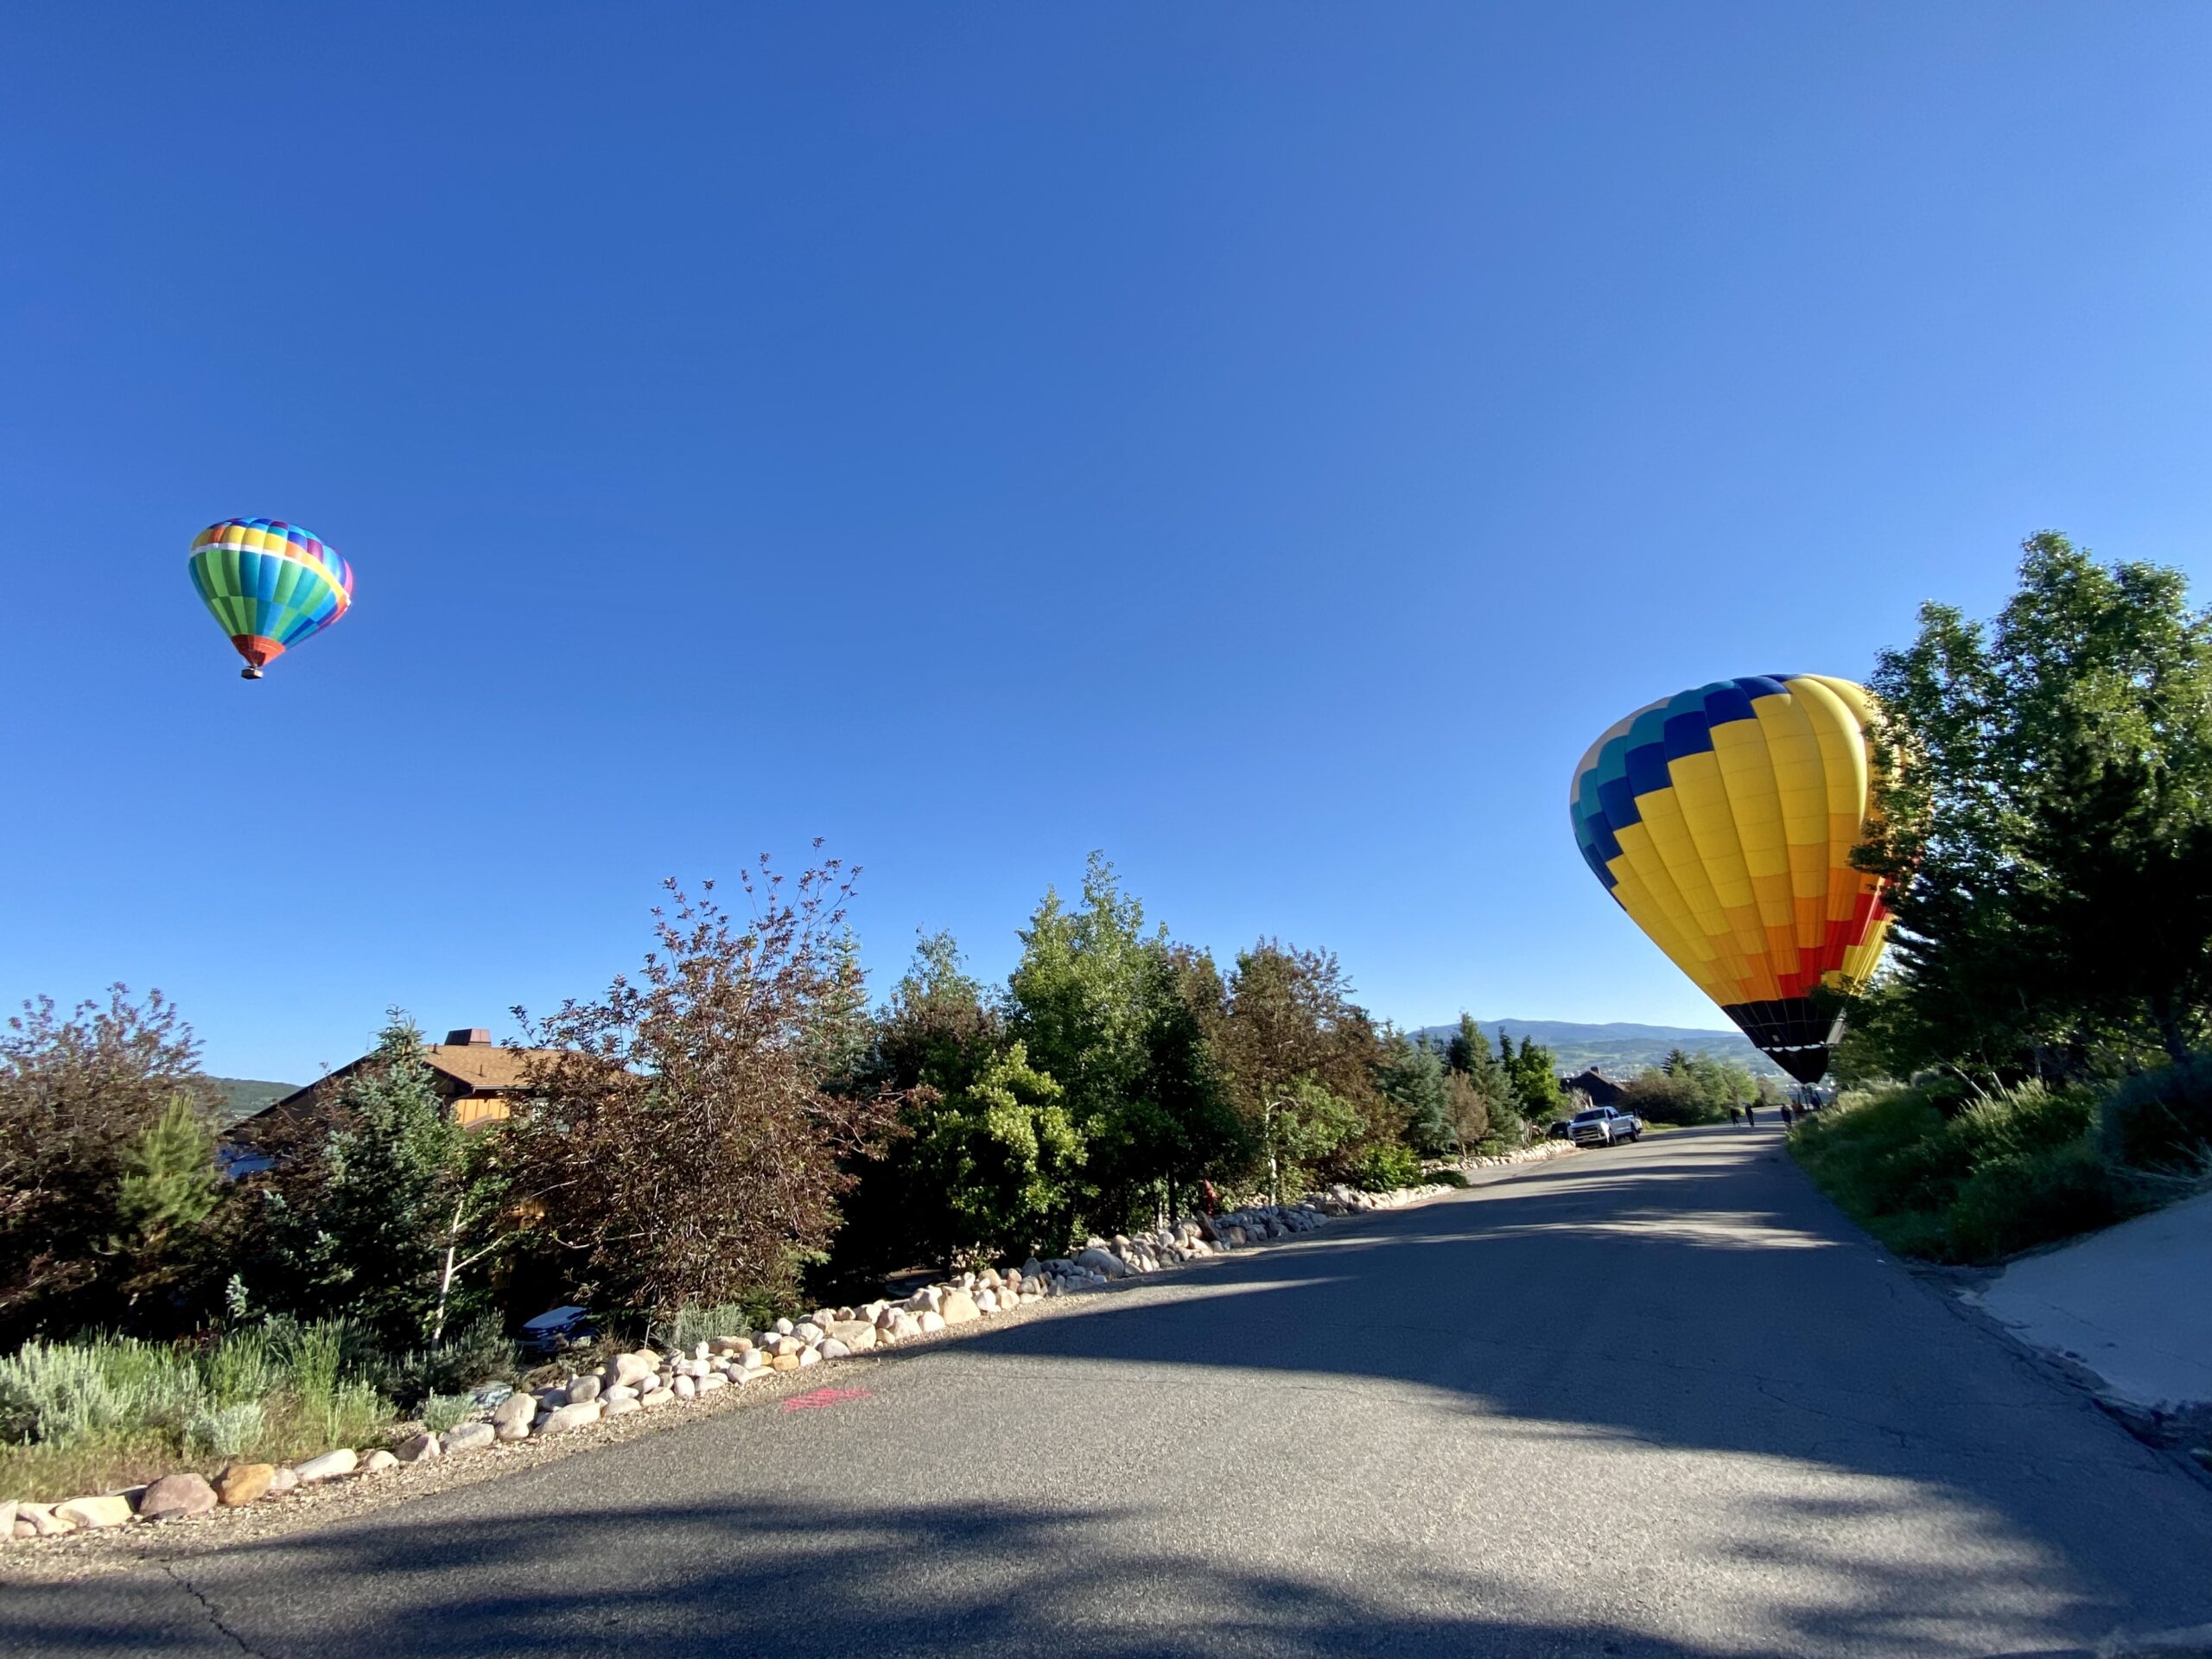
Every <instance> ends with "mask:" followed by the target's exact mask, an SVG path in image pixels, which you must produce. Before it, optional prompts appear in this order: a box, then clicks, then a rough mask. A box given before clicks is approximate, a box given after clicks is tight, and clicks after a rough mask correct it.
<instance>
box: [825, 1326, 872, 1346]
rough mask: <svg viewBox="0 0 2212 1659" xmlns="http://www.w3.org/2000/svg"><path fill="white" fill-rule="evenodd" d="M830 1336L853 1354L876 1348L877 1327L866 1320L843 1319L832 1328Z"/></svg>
mask: <svg viewBox="0 0 2212 1659" xmlns="http://www.w3.org/2000/svg"><path fill="white" fill-rule="evenodd" d="M829 1334H830V1336H832V1337H833V1338H836V1340H837V1341H839V1342H842V1343H843V1344H845V1346H846V1348H847V1349H848V1350H849V1351H851V1352H853V1353H855V1354H857V1353H859V1352H860V1351H861V1349H863V1348H873V1347H874V1346H875V1327H874V1325H870V1324H869V1323H868V1321H867V1320H866V1319H843V1320H841V1321H839V1322H838V1323H837V1324H836V1325H831V1326H830V1327H829Z"/></svg>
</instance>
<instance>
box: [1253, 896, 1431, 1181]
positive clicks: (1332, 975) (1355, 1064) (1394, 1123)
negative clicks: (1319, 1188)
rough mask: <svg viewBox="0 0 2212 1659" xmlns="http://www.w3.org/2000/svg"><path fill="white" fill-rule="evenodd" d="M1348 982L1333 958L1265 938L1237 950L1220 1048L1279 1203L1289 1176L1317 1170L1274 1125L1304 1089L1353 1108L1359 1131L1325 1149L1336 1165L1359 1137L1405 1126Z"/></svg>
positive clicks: (1370, 1024)
mask: <svg viewBox="0 0 2212 1659" xmlns="http://www.w3.org/2000/svg"><path fill="white" fill-rule="evenodd" d="M1228 990H1229V999H1228V1017H1227V1019H1226V1020H1224V1025H1223V1028H1222V1046H1223V1051H1224V1057H1225V1058H1226V1060H1227V1064H1228V1073H1229V1077H1230V1087H1231V1090H1232V1093H1233V1096H1234V1098H1235V1099H1236V1103H1237V1106H1238V1109H1239V1110H1241V1111H1242V1112H1243V1115H1244V1118H1245V1122H1247V1124H1248V1125H1249V1128H1250V1132H1251V1136H1252V1141H1253V1142H1254V1144H1255V1146H1256V1147H1259V1149H1260V1152H1261V1155H1262V1158H1263V1159H1264V1160H1266V1167H1267V1174H1268V1192H1270V1193H1271V1194H1272V1195H1274V1198H1276V1200H1277V1201H1278V1202H1280V1201H1281V1195H1282V1193H1283V1192H1284V1183H1285V1182H1286V1180H1288V1179H1294V1178H1295V1177H1296V1176H1297V1175H1298V1174H1300V1173H1302V1172H1305V1171H1306V1170H1308V1169H1309V1168H1313V1167H1314V1166H1313V1160H1310V1159H1304V1158H1292V1157H1290V1156H1289V1155H1288V1154H1287V1153H1286V1151H1285V1147H1286V1144H1287V1142H1286V1141H1285V1139H1284V1137H1285V1135H1286V1133H1287V1131H1286V1130H1285V1129H1284V1128H1283V1127H1282V1126H1281V1124H1280V1123H1279V1122H1278V1121H1277V1120H1278V1119H1279V1118H1280V1117H1281V1115H1282V1114H1283V1113H1285V1112H1292V1113H1294V1114H1295V1113H1296V1112H1297V1111H1298V1110H1299V1109H1300V1108H1299V1102H1300V1099H1301V1096H1300V1089H1301V1088H1303V1087H1306V1086H1307V1085H1311V1086H1312V1087H1313V1088H1316V1089H1319V1090H1321V1091H1322V1092H1323V1093H1324V1094H1325V1095H1327V1096H1329V1098H1330V1099H1331V1100H1332V1101H1333V1102H1336V1103H1340V1104H1341V1105H1343V1106H1344V1107H1346V1108H1347V1109H1349V1110H1350V1111H1351V1115H1352V1122H1353V1123H1354V1124H1355V1125H1356V1128H1354V1129H1352V1130H1351V1131H1348V1132H1347V1134H1346V1135H1344V1137H1342V1138H1340V1139H1338V1141H1334V1142H1333V1143H1332V1145H1331V1147H1330V1148H1329V1155H1330V1156H1331V1157H1332V1158H1333V1159H1336V1160H1338V1161H1339V1162H1341V1161H1342V1160H1348V1159H1349V1158H1350V1157H1351V1155H1352V1154H1355V1153H1356V1152H1357V1148H1358V1147H1359V1146H1360V1145H1362V1144H1363V1143H1365V1142H1369V1141H1391V1140H1395V1133H1396V1130H1397V1128H1399V1126H1400V1123H1401V1122H1402V1119H1401V1118H1400V1116H1399V1113H1398V1111H1397V1109H1396V1108H1395V1107H1394V1106H1393V1105H1392V1104H1391V1103H1390V1102H1389V1101H1388V1100H1387V1099H1386V1098H1385V1097H1384V1096H1383V1093H1382V1092H1381V1090H1379V1089H1377V1088H1376V1082H1375V1078H1376V1071H1377V1069H1378V1065H1379V1063H1380V1061H1381V1059H1382V1058H1383V1050H1382V1044H1381V1041H1380V1039H1379V1038H1378V1037H1377V1035H1376V1030H1375V1025H1374V1021H1373V1020H1371V1019H1370V1018H1369V1016H1368V1014H1367V1011H1366V1010H1365V1009H1364V1008H1362V1007H1360V1006H1359V1005H1358V1004H1357V1003H1356V1002H1354V1001H1352V996H1351V980H1350V978H1349V977H1348V976H1346V975H1345V973H1344V969H1343V966H1342V965H1341V964H1340V963H1338V961H1337V958H1336V957H1334V956H1333V955H1332V954H1330V953H1329V952H1327V951H1325V950H1298V949H1295V948H1294V947H1291V946H1287V945H1284V944H1281V943H1280V942H1278V941H1275V940H1272V939H1267V940H1262V941H1261V942H1260V943H1259V944H1256V945H1255V946H1253V947H1252V949H1250V950H1247V951H1244V952H1243V953H1241V954H1240V955H1239V956H1238V957H1237V958H1236V970H1235V972H1234V973H1233V974H1232V975H1231V976H1230V982H1229V987H1228ZM1315 1173H1319V1171H1318V1170H1316V1171H1315Z"/></svg>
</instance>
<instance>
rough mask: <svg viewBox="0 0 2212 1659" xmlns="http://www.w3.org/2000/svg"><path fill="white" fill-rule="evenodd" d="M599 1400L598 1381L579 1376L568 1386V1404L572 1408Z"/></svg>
mask: <svg viewBox="0 0 2212 1659" xmlns="http://www.w3.org/2000/svg"><path fill="white" fill-rule="evenodd" d="M598 1398H599V1379H598V1378H597V1377H595V1376H580V1377H578V1378H577V1379H576V1380H575V1382H573V1383H569V1404H570V1405H572V1406H583V1405H589V1404H590V1403H591V1402H593V1401H594V1400H596V1399H598Z"/></svg>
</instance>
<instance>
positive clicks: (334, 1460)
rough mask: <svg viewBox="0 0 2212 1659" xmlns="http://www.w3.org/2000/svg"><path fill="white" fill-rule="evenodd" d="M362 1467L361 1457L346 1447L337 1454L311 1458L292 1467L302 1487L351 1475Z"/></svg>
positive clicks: (341, 1448) (336, 1452) (325, 1454)
mask: <svg viewBox="0 0 2212 1659" xmlns="http://www.w3.org/2000/svg"><path fill="white" fill-rule="evenodd" d="M360 1466H361V1459H360V1458H359V1455H358V1454H357V1453H355V1452H351V1451H349V1450H347V1449H346V1447H344V1446H340V1448H339V1449H338V1450H337V1451H335V1452H324V1453H323V1454H322V1455H321V1457H319V1458H309V1459H308V1460H307V1461H306V1462H304V1463H296V1464H294V1465H292V1472H293V1473H294V1474H296V1475H297V1476H298V1477H299V1478H300V1484H302V1486H307V1485H312V1484H314V1483H315V1482H316V1481H318V1480H333V1479H335V1478H337V1477H338V1476H340V1475H350V1474H352V1473H353V1471H355V1470H356V1469H358V1468H359V1467H360Z"/></svg>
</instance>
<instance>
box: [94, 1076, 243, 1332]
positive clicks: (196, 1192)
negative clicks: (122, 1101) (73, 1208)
mask: <svg viewBox="0 0 2212 1659" xmlns="http://www.w3.org/2000/svg"><path fill="white" fill-rule="evenodd" d="M122 1169H123V1174H122V1179H120V1180H119V1181H118V1183H117V1192H116V1203H115V1211H116V1219H117V1221H118V1223H119V1224H121V1228H122V1230H121V1231H120V1232H119V1233H118V1234H117V1236H115V1237H114V1238H112V1239H111V1240H110V1241H109V1249H111V1251H112V1252H113V1253H114V1254H116V1255H119V1256H121V1257H123V1258H124V1261H125V1262H127V1263H128V1264H129V1265H128V1267H127V1268H126V1271H125V1275H124V1281H123V1283H122V1286H121V1288H122V1291H123V1294H124V1300H125V1301H126V1302H130V1303H132V1304H135V1303H137V1301H138V1300H139V1299H140V1298H141V1297H143V1296H144V1295H146V1294H149V1292H151V1291H154V1290H156V1289H158V1288H161V1287H165V1286H167V1285H168V1284H171V1283H173V1282H175V1280H176V1278H177V1276H178V1275H179V1274H180V1273H181V1270H182V1263H181V1260H180V1257H181V1255H183V1254H184V1253H185V1251H186V1249H188V1246H189V1243H190V1242H191V1241H190V1234H191V1232H192V1230H193V1229H194V1228H196V1227H198V1226H200V1224H202V1223H203V1222H205V1221H206V1220H207V1217H209V1216H211V1215H213V1213H214V1211H215V1207H216V1205H218V1204H219V1203H220V1202H221V1199H222V1178H221V1177H220V1175H219V1174H218V1173H217V1172H216V1168H215V1128H214V1125H213V1124H212V1123H211V1122H208V1120H207V1114H206V1113H205V1112H203V1111H202V1110H201V1109H200V1105H199V1103H197V1102H196V1101H194V1100H192V1099H191V1098H189V1097H188V1096H183V1095H178V1096H174V1097H172V1098H171V1100H170V1101H169V1103H168V1105H167V1106H165V1107H164V1108H162V1115H161V1116H159V1117H157V1118H156V1119H155V1120H154V1121H153V1122H151V1123H149V1124H148V1125H147V1126H146V1128H144V1130H143V1131H142V1132H141V1133H140V1134H139V1135H138V1137H137V1139H136V1140H134V1141H131V1143H130V1146H129V1147H126V1148H125V1149H124V1154H123V1161H122Z"/></svg>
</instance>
